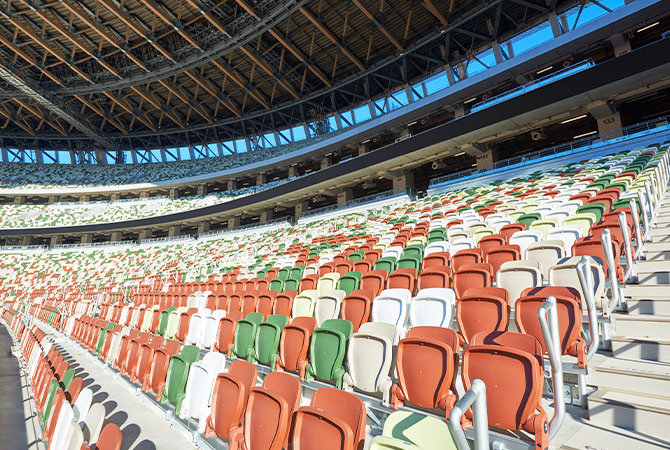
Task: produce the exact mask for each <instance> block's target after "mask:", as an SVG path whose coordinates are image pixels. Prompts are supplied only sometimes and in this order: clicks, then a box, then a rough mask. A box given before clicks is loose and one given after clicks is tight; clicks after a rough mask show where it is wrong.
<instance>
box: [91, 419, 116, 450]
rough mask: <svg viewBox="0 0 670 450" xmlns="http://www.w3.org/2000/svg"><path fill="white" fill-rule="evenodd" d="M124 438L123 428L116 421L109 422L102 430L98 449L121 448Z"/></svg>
mask: <svg viewBox="0 0 670 450" xmlns="http://www.w3.org/2000/svg"><path fill="white" fill-rule="evenodd" d="M122 440H123V433H122V432H121V428H120V427H119V426H118V425H117V424H115V423H108V424H107V425H105V426H104V428H103V429H102V431H101V432H100V436H98V441H97V442H96V444H95V448H96V450H120V448H121V441H122ZM86 448H88V446H86Z"/></svg>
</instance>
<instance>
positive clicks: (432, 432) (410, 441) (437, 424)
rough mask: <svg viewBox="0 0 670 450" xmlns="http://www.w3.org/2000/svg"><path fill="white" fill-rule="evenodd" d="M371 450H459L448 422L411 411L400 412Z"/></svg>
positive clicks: (388, 421)
mask: <svg viewBox="0 0 670 450" xmlns="http://www.w3.org/2000/svg"><path fill="white" fill-rule="evenodd" d="M369 449H370V450H384V449H386V450H395V449H398V450H399V449H407V450H409V449H421V450H457V449H458V446H457V445H456V442H455V441H454V438H453V437H452V434H451V430H450V429H449V425H447V423H446V422H445V421H444V420H440V419H436V418H435V417H431V416H426V415H423V414H419V413H416V412H410V411H396V412H394V413H392V414H391V415H390V416H388V417H387V418H386V420H385V421H384V431H383V433H382V436H379V437H375V438H373V439H372V440H371V441H370V446H369Z"/></svg>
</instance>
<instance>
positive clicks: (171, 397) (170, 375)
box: [160, 345, 200, 405]
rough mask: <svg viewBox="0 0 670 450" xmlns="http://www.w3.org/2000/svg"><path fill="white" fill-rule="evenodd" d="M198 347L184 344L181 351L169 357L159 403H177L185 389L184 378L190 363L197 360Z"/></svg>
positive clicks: (186, 376)
mask: <svg viewBox="0 0 670 450" xmlns="http://www.w3.org/2000/svg"><path fill="white" fill-rule="evenodd" d="M199 356H200V349H199V348H198V347H196V346H195V345H187V346H185V347H184V348H183V349H182V351H181V353H179V354H178V355H174V356H172V357H171V358H170V363H169V365H168V370H167V374H166V376H165V383H164V387H163V389H162V391H161V399H160V401H161V403H167V402H170V403H171V404H173V405H177V400H178V398H179V396H180V394H182V393H183V392H184V389H186V380H187V379H188V371H189V369H190V368H191V364H193V363H194V362H196V361H197V360H198V357H199Z"/></svg>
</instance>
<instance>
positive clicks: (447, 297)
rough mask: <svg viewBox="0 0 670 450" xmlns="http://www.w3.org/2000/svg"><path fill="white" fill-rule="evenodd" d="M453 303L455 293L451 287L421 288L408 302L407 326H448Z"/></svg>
mask: <svg viewBox="0 0 670 450" xmlns="http://www.w3.org/2000/svg"><path fill="white" fill-rule="evenodd" d="M455 303H456V295H455V294H454V291H453V290H452V289H447V288H426V289H422V290H420V291H419V292H418V293H417V294H416V296H414V298H412V300H411V301H410V303H409V323H410V325H409V326H410V327H415V326H424V325H430V326H436V327H449V325H450V324H451V320H452V318H453V316H454V308H455Z"/></svg>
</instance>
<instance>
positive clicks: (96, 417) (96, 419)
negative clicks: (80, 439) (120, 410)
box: [81, 403, 107, 445]
mask: <svg viewBox="0 0 670 450" xmlns="http://www.w3.org/2000/svg"><path fill="white" fill-rule="evenodd" d="M106 414H107V412H106V410H105V407H104V406H103V404H102V403H94V404H93V406H91V409H89V411H88V414H87V415H86V420H85V421H84V424H83V425H82V427H81V431H82V432H83V434H84V440H85V441H86V442H87V443H89V444H90V445H95V444H96V443H97V442H98V438H99V437H100V432H101V431H102V425H103V423H104V421H105V415H106Z"/></svg>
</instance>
